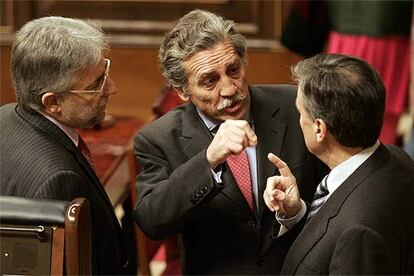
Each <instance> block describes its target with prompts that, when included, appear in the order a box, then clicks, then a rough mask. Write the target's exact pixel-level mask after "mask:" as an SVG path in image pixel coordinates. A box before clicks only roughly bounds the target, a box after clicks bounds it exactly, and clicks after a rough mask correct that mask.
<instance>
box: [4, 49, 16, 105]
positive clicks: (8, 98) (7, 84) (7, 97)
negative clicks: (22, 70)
mask: <svg viewBox="0 0 414 276" xmlns="http://www.w3.org/2000/svg"><path fill="white" fill-rule="evenodd" d="M10 52H11V48H10V47H9V46H1V48H0V62H1V64H0V104H2V105H3V104H6V103H11V102H14V101H16V97H15V95H14V92H13V86H12V81H11V74H10Z"/></svg>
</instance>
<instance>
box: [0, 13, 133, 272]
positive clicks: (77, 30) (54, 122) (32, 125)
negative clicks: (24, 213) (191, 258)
mask: <svg viewBox="0 0 414 276" xmlns="http://www.w3.org/2000/svg"><path fill="white" fill-rule="evenodd" d="M107 49H108V45H107V42H106V37H105V36H104V34H103V33H102V31H101V30H100V29H99V28H97V27H95V26H92V25H91V24H89V23H87V22H84V21H81V20H77V19H70V18H62V17H44V18H40V19H36V20H33V21H30V22H28V23H27V24H25V25H24V26H23V27H22V29H21V30H19V31H18V32H17V33H16V37H15V41H14V44H13V48H12V75H13V85H14V89H15V92H16V96H17V104H16V103H13V104H8V105H5V106H3V107H1V109H0V115H1V116H0V130H1V136H0V137H1V138H0V156H1V173H0V181H1V185H0V194H2V195H13V196H23V197H30V198H45V199H46V198H47V199H58V200H68V201H70V200H72V199H74V198H76V197H85V198H87V199H88V200H89V203H90V206H91V219H92V254H93V256H92V272H93V274H112V275H119V274H126V273H127V264H128V257H127V256H126V252H127V250H126V242H125V240H124V235H123V233H122V230H121V227H120V225H119V223H118V220H117V218H116V216H115V213H114V211H113V208H112V205H111V202H110V200H109V198H108V196H107V194H106V193H105V190H104V189H103V186H102V185H101V183H100V181H99V179H98V177H97V176H96V174H95V171H94V169H93V161H92V158H91V156H90V153H89V151H88V149H87V147H86V146H85V144H84V142H83V140H82V138H81V137H80V136H79V135H78V133H77V132H76V129H77V128H88V127H91V126H93V125H95V124H96V123H99V122H101V121H102V119H103V118H104V116H105V109H106V105H107V102H108V99H109V96H111V95H113V94H115V92H116V87H115V84H114V82H113V81H112V79H111V77H110V76H109V75H108V73H109V68H110V61H109V60H108V59H105V58H104V56H103V54H104V52H105V51H106V50H107Z"/></svg>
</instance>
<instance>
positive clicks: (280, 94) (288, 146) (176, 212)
mask: <svg viewBox="0 0 414 276" xmlns="http://www.w3.org/2000/svg"><path fill="white" fill-rule="evenodd" d="M250 95H251V99H252V100H251V108H252V111H253V117H254V122H255V131H256V134H257V136H258V142H259V143H258V146H257V166H258V182H259V210H258V212H253V211H252V210H251V209H250V208H249V207H248V204H247V202H246V201H245V199H244V197H243V195H242V193H241V191H240V190H239V188H238V186H237V184H236V183H235V181H234V179H233V177H232V175H231V174H230V173H229V170H228V168H225V169H224V172H223V175H222V179H223V183H224V185H220V184H217V183H215V181H214V180H213V178H212V175H211V171H210V167H209V164H208V162H207V158H206V149H207V146H208V145H209V144H210V142H211V140H212V136H211V134H210V133H209V131H208V129H207V128H206V127H205V125H204V124H203V122H202V120H201V119H200V117H199V116H198V114H197V111H196V108H195V107H194V105H192V104H191V103H189V104H186V105H183V106H180V107H178V108H176V109H174V110H172V111H170V112H169V113H167V114H166V115H164V116H163V117H161V118H160V119H158V120H156V121H155V122H153V123H152V124H150V125H149V126H147V127H145V128H143V129H142V130H141V131H140V132H139V133H138V134H137V135H136V137H135V153H136V156H137V158H138V161H139V163H140V164H141V166H142V172H141V174H140V175H139V176H138V177H137V189H138V194H139V200H138V203H137V206H136V208H135V212H134V216H135V219H136V221H137V223H138V225H139V226H140V227H141V229H142V230H143V231H144V232H145V233H146V234H147V235H148V236H149V237H151V238H153V239H164V238H167V237H169V236H172V235H174V234H177V233H181V234H182V241H183V250H182V251H183V252H182V257H183V260H182V262H183V272H184V273H185V274H275V273H278V272H279V270H280V268H281V265H282V262H283V259H284V257H285V254H286V252H287V249H288V248H289V246H290V245H291V242H292V237H293V236H294V235H293V232H294V231H291V232H290V233H288V234H286V235H283V236H282V237H280V238H276V237H277V234H278V231H279V224H278V223H277V222H276V220H275V218H274V213H271V212H270V211H269V210H268V208H267V207H266V206H265V204H264V202H263V198H262V195H263V191H264V189H265V186H266V180H267V178H268V177H269V176H272V175H274V174H276V173H277V171H276V169H275V168H274V166H273V165H272V164H271V163H270V162H269V161H268V160H267V154H268V153H269V152H273V153H275V154H277V155H278V156H280V157H281V158H282V159H283V160H285V161H286V162H287V164H288V165H289V166H290V168H291V169H292V171H293V173H294V174H295V176H296V177H297V179H298V182H299V186H300V190H301V194H302V195H303V196H304V198H307V199H308V200H310V199H311V198H312V196H313V193H314V190H315V187H316V184H317V183H318V180H319V175H318V174H317V169H316V162H315V161H316V158H315V157H314V156H312V155H311V154H310V153H309V152H308V151H307V150H306V147H305V143H304V140H303V137H302V132H301V129H300V127H299V116H298V113H297V111H296V109H295V106H294V102H295V97H296V87H293V86H262V87H258V86H253V87H250Z"/></svg>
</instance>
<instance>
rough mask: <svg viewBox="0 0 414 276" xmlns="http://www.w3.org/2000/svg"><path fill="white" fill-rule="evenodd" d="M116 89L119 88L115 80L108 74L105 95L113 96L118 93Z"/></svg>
mask: <svg viewBox="0 0 414 276" xmlns="http://www.w3.org/2000/svg"><path fill="white" fill-rule="evenodd" d="M116 91H117V88H116V85H115V82H114V81H113V80H112V78H111V77H110V76H108V77H107V79H106V84H105V88H104V95H105V96H112V95H114V94H116Z"/></svg>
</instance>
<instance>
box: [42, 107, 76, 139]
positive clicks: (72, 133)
mask: <svg viewBox="0 0 414 276" xmlns="http://www.w3.org/2000/svg"><path fill="white" fill-rule="evenodd" d="M36 111H37V112H39V113H40V114H41V115H42V116H43V117H45V118H46V119H48V120H49V121H51V122H52V123H54V124H55V125H57V126H58V127H59V128H60V129H61V130H62V131H63V132H64V133H66V135H67V136H68V137H69V138H70V139H71V140H72V142H73V143H74V144H75V146H78V144H79V134H78V132H77V131H76V129H74V128H72V127H68V126H66V125H64V124H62V123H60V122H59V121H57V120H56V119H55V118H53V117H52V116H50V115H49V114H47V113H46V112H43V111H41V110H36Z"/></svg>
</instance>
